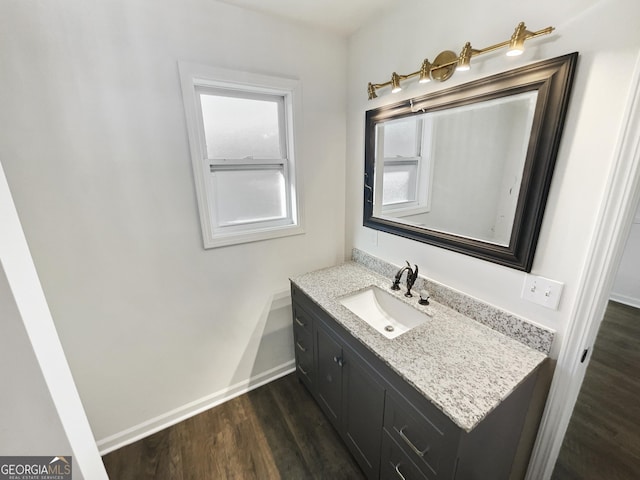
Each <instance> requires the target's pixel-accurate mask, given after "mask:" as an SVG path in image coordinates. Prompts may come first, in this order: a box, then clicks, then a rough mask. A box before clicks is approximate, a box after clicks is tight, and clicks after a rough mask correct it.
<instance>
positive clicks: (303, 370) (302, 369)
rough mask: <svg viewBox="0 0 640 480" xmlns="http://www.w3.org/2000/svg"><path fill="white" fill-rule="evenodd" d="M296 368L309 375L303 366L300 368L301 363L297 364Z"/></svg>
mask: <svg viewBox="0 0 640 480" xmlns="http://www.w3.org/2000/svg"><path fill="white" fill-rule="evenodd" d="M298 368H299V369H300V371H301V372H302V373H303V375H307V376H308V375H309V374H308V373H307V371H306V370H305V369H304V368H302V365H300V364H298Z"/></svg>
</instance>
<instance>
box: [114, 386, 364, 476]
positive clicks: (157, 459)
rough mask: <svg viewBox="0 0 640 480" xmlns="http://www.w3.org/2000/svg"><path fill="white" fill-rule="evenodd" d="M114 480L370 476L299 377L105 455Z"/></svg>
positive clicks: (228, 403) (252, 393) (229, 403)
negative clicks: (300, 381) (360, 466)
mask: <svg viewBox="0 0 640 480" xmlns="http://www.w3.org/2000/svg"><path fill="white" fill-rule="evenodd" d="M103 461H104V464H105V467H106V469H107V473H108V474H109V478H110V479H111V480H146V479H161V480H164V479H168V480H208V479H215V480H225V479H238V480H250V479H260V480H270V479H283V480H296V479H301V480H302V479H318V480H324V479H332V480H333V479H336V480H339V479H344V480H359V479H364V476H363V474H362V472H361V471H360V470H359V468H358V466H357V464H356V463H355V460H353V458H352V457H351V455H350V454H349V453H348V451H347V450H346V447H345V446H344V444H343V443H342V441H341V440H340V438H339V437H338V435H337V434H336V433H335V431H334V430H333V428H332V427H331V426H330V425H329V423H328V421H327V420H326V419H325V417H324V415H323V414H322V412H321V411H320V409H319V408H318V406H317V405H316V404H315V402H314V401H313V399H312V397H311V395H310V394H309V392H308V391H307V390H306V389H305V388H304V387H303V386H302V385H301V384H300V383H299V382H298V380H297V378H296V377H295V375H294V374H291V375H287V376H286V377H283V378H281V379H279V380H276V381H275V382H272V383H270V384H268V385H265V386H263V387H260V388H258V389H256V390H253V391H252V392H249V393H247V394H245V395H241V396H240V397H237V398H235V399H233V400H230V401H228V402H226V403H224V404H222V405H219V406H217V407H215V408H213V409H211V410H208V411H206V412H204V413H201V414H199V415H197V416H195V417H192V418H190V419H188V420H185V421H184V422H181V423H179V424H177V425H174V426H173V427H170V428H167V429H165V430H162V431H160V432H158V433H156V434H154V435H151V436H150V437H147V438H145V439H143V440H140V441H139V442H136V443H134V444H132V445H128V446H126V447H123V448H121V449H119V450H116V451H114V452H112V453H109V454H108V455H105V456H104V457H103Z"/></svg>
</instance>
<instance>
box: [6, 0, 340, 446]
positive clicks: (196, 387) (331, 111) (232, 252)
mask: <svg viewBox="0 0 640 480" xmlns="http://www.w3.org/2000/svg"><path fill="white" fill-rule="evenodd" d="M346 53H347V49H346V41H345V40H344V39H341V38H339V37H337V36H335V35H332V34H328V33H324V32H322V31H315V30H309V29H305V28H302V27H299V26H295V25H293V24H290V23H287V22H285V21H281V20H276V19H273V18H271V17H268V16H264V15H261V14H257V13H251V12H247V11H243V10H241V9H238V8H236V7H232V6H229V5H226V4H222V3H218V2H215V1H213V0H117V1H97V0H57V1H53V0H52V1H47V2H41V1H37V0H20V1H7V2H1V3H0V65H2V68H1V69H0V86H1V88H0V105H2V108H1V109H0V151H1V152H2V164H3V166H4V168H5V171H6V174H7V178H8V181H9V185H10V187H11V190H12V193H13V197H14V199H15V203H16V206H17V209H18V212H19V214H20V217H21V220H22V223H23V227H24V230H25V233H26V237H27V241H28V243H29V246H30V248H31V251H32V254H33V258H34V261H35V264H36V267H37V270H38V273H39V275H40V278H41V281H42V284H43V288H44V291H45V294H46V296H47V299H48V302H49V305H50V308H51V311H52V314H53V317H54V320H55V322H56V327H57V329H58V332H59V335H60V338H61V341H62V344H63V347H64V350H65V352H66V355H67V358H68V361H69V364H70V366H71V370H72V372H73V375H74V378H75V381H76V384H77V387H78V390H79V393H80V396H81V398H82V401H83V403H84V405H85V408H86V411H87V415H88V417H89V420H90V423H91V426H92V428H93V431H94V433H95V436H96V438H97V439H98V440H103V442H101V445H102V447H103V448H108V447H112V446H113V445H116V444H118V442H120V441H127V440H130V439H132V438H133V437H134V436H135V435H138V434H143V433H144V431H145V430H148V429H151V428H154V427H157V426H158V425H160V424H161V423H162V421H163V419H165V420H166V419H169V420H171V419H173V418H175V417H177V416H179V415H181V414H183V413H185V412H187V411H189V410H190V409H191V410H193V409H194V408H195V407H201V406H202V405H205V404H206V402H208V401H209V400H211V399H214V398H219V397H220V395H222V396H224V395H226V394H227V393H228V389H229V388H230V387H234V386H238V385H244V384H246V382H247V381H248V380H249V379H251V378H256V377H260V375H261V374H264V372H275V373H281V372H283V371H286V369H288V368H291V367H292V359H293V350H292V341H291V339H290V337H291V333H290V330H291V329H290V314H289V313H288V308H287V304H288V301H287V293H286V292H287V290H288V277H289V276H291V275H296V274H299V273H302V272H305V271H309V270H313V269H316V268H320V267H323V266H328V265H333V264H335V263H337V262H339V261H341V260H342V259H343V258H344V256H345V253H344V223H345V222H344V197H343V192H344V158H345V136H346V133H345V130H346V127H345V120H346V116H345V112H346V109H345V105H346V93H345V90H344V84H345V81H346ZM178 60H185V61H192V62H198V63H205V64H210V65H213V66H217V67H222V68H232V69H240V70H247V71H252V72H257V73H265V74H272V75H281V76H290V77H295V78H298V79H300V81H301V86H302V100H303V106H302V109H303V112H304V115H303V118H302V125H303V128H302V131H301V132H300V135H299V137H298V138H297V141H298V162H299V164H300V166H301V170H302V195H303V207H304V212H305V215H306V225H305V229H306V233H305V234H304V235H299V236H295V237H288V238H283V239H275V240H269V241H263V242H256V243H251V244H245V245H239V246H233V247H225V248H218V249H213V250H206V251H205V250H204V249H203V248H202V238H201V235H200V230H199V229H200V226H199V221H198V212H197V205H196V199H195V189H194V185H193V178H192V172H191V162H190V157H189V150H188V142H187V133H186V125H185V119H184V110H183V106H182V100H181V92H180V84H179V78H178V70H177V62H178ZM183 407H184V408H183ZM145 422H148V423H145ZM105 439H106V440H108V441H106V442H105Z"/></svg>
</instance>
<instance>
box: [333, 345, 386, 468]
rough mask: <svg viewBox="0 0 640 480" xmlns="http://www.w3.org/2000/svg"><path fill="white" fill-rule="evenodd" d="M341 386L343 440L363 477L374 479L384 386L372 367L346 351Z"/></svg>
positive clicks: (377, 459) (378, 464)
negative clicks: (342, 389)
mask: <svg viewBox="0 0 640 480" xmlns="http://www.w3.org/2000/svg"><path fill="white" fill-rule="evenodd" d="M343 388H344V401H343V406H344V411H343V416H344V419H343V424H344V429H345V435H344V438H345V442H346V444H347V447H349V450H350V451H351V454H352V455H353V456H354V457H355V459H356V460H357V461H358V463H359V464H360V468H362V470H363V471H364V473H365V474H366V476H367V478H378V476H379V471H380V442H381V437H382V417H383V414H384V395H385V388H384V387H383V386H382V384H381V382H380V380H379V377H378V376H377V374H376V373H375V371H374V370H373V369H372V367H371V366H369V365H368V364H366V363H365V362H364V361H363V360H362V359H360V357H358V356H356V355H355V354H353V353H350V352H349V350H346V351H345V361H344V365H343Z"/></svg>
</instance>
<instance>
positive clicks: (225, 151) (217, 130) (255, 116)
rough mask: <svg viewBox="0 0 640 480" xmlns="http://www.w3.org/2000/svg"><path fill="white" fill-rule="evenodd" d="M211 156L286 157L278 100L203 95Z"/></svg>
mask: <svg viewBox="0 0 640 480" xmlns="http://www.w3.org/2000/svg"><path fill="white" fill-rule="evenodd" d="M200 102H201V105H202V118H203V121H204V134H205V141H206V144H207V158H245V157H255V158H283V157H284V155H283V154H282V152H281V151H280V120H279V112H278V102H277V101H275V100H272V101H269V100H258V99H252V98H236V97H225V96H219V95H211V94H206V93H201V94H200Z"/></svg>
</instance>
